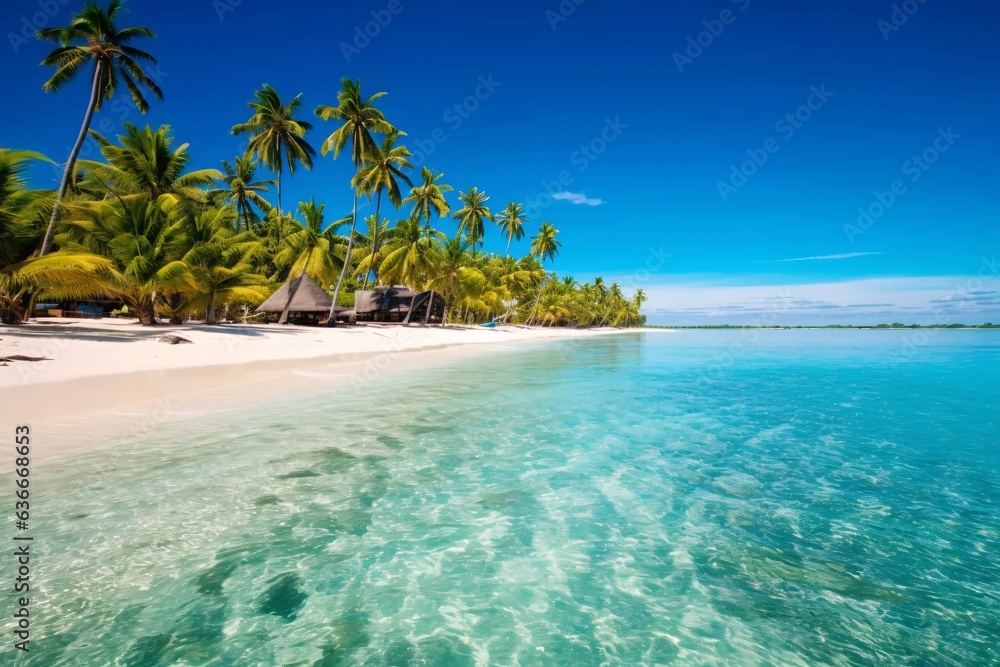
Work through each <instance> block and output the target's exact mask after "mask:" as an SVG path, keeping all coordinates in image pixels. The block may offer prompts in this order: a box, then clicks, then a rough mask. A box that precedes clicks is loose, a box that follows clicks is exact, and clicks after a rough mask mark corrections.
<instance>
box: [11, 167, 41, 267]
mask: <svg viewBox="0 0 1000 667" xmlns="http://www.w3.org/2000/svg"><path fill="white" fill-rule="evenodd" d="M31 160H45V161H48V158H46V157H45V156H44V155H42V154H41V153H35V152H33V151H23V150H8V149H6V148H0V266H3V265H6V264H9V263H11V262H15V261H18V260H21V259H25V258H27V257H28V255H30V254H31V253H32V252H33V251H34V250H35V248H36V247H37V242H38V238H37V237H36V238H34V239H32V238H30V237H31V236H33V234H31V231H32V230H30V229H28V227H29V224H28V223H29V222H30V219H31V218H32V217H33V214H34V215H36V214H37V209H38V208H39V204H41V203H42V202H43V200H44V199H45V198H47V195H48V194H49V193H48V192H46V191H43V190H28V189H26V188H25V174H26V172H27V167H28V163H29V162H30V161H31ZM33 209H34V210H33Z"/></svg>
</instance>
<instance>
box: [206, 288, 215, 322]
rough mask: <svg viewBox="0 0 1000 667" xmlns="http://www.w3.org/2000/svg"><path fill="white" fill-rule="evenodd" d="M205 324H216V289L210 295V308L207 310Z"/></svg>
mask: <svg viewBox="0 0 1000 667" xmlns="http://www.w3.org/2000/svg"><path fill="white" fill-rule="evenodd" d="M205 324H215V290H212V294H211V295H210V296H209V297H208V308H207V309H206V311H205Z"/></svg>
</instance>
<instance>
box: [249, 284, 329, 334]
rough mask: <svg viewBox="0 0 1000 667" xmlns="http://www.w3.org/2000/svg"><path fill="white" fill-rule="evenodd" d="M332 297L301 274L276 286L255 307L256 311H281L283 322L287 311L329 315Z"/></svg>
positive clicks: (286, 316)
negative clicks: (276, 287)
mask: <svg viewBox="0 0 1000 667" xmlns="http://www.w3.org/2000/svg"><path fill="white" fill-rule="evenodd" d="M332 304H333V297H331V296H330V295H329V294H327V293H326V291H325V290H324V289H323V288H322V287H320V286H319V285H317V284H316V282H315V281H314V280H313V279H312V278H310V277H309V276H307V275H305V274H302V275H299V276H297V277H295V278H292V279H291V280H289V281H288V282H286V283H285V284H284V285H282V286H281V287H279V288H278V291H276V292H275V293H274V294H272V295H271V296H270V297H269V298H268V300H267V301H265V302H264V303H262V304H260V306H258V307H257V311H256V312H258V313H281V316H282V319H281V320H279V321H280V322H281V323H284V320H285V319H287V318H288V313H302V314H308V315H329V313H330V306H331V305H332Z"/></svg>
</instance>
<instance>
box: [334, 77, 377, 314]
mask: <svg viewBox="0 0 1000 667" xmlns="http://www.w3.org/2000/svg"><path fill="white" fill-rule="evenodd" d="M384 95H385V93H375V94H374V95H372V96H371V97H369V98H368V99H367V100H364V99H362V97H361V81H351V80H350V79H347V78H344V79H341V89H340V92H338V93H337V106H335V107H332V106H328V105H322V104H321V105H320V106H318V107H316V110H315V114H316V115H317V116H319V117H320V118H322V119H323V120H330V119H334V120H340V121H343V124H342V125H341V126H340V127H339V128H337V129H336V130H334V132H333V133H332V134H331V135H330V136H329V137H327V138H326V141H324V142H323V145H322V146H321V147H320V153H321V154H322V155H323V156H324V157H325V156H326V154H327V153H329V152H330V151H331V150H332V151H333V159H334V160H336V159H337V157H338V156H339V155H340V151H342V150H343V149H344V147H345V146H346V145H347V143H348V142H350V143H351V161H352V162H353V163H354V169H355V178H354V181H357V179H358V175H360V173H361V167H362V165H363V164H364V161H365V159H366V158H367V157H368V156H369V155H371V154H372V152H373V150H374V149H376V148H377V145H376V143H375V138H374V137H373V136H372V132H379V133H382V134H386V135H388V134H390V133H392V132H394V131H395V130H396V128H394V127H393V126H392V125H390V124H389V123H388V121H386V119H385V116H383V115H382V112H381V111H379V110H378V109H376V108H375V105H374V104H373V102H374V101H375V100H377V99H378V98H380V97H382V96H384ZM352 187H353V189H354V212H353V213H352V214H351V234H350V236H349V237H348V241H347V254H346V257H347V259H348V260H350V257H351V250H352V248H353V247H354V227H355V225H356V223H357V220H358V194H359V185H358V184H357V183H354V182H352ZM360 192H365V190H360ZM349 264H350V261H345V262H344V268H343V269H342V270H341V272H340V277H339V278H338V279H337V285H336V287H334V289H333V305H331V306H330V317H329V319H328V320H327V323H328V324H329V325H330V326H334V325H336V323H337V314H336V310H337V300H338V299H339V298H340V287H341V285H342V284H343V283H344V276H345V275H346V274H347V269H348V265H349Z"/></svg>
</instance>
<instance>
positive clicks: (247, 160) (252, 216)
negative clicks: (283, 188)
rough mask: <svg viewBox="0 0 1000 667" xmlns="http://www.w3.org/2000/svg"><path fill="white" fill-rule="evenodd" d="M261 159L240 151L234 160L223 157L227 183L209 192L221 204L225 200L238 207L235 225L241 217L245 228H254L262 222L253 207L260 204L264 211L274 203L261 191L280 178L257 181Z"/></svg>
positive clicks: (259, 208)
mask: <svg viewBox="0 0 1000 667" xmlns="http://www.w3.org/2000/svg"><path fill="white" fill-rule="evenodd" d="M257 165H258V161H257V160H256V159H254V158H252V157H250V156H248V155H237V156H236V159H235V160H234V161H233V163H232V164H230V163H229V162H227V161H225V160H223V161H222V166H223V168H224V169H225V172H226V173H225V175H224V176H223V177H222V179H220V180H222V182H223V183H225V185H226V187H224V188H219V189H216V190H212V191H211V192H210V193H209V195H210V196H211V197H212V199H213V200H214V201H216V202H218V203H220V204H224V205H226V206H229V207H231V208H233V209H234V210H235V211H236V221H235V223H234V224H235V225H236V228H237V229H238V228H239V223H240V220H242V221H243V226H244V229H245V230H246V231H251V230H253V229H254V228H255V227H256V226H258V225H259V224H260V221H261V216H259V215H258V214H257V212H256V211H254V208H257V209H258V210H259V211H260V212H261V213H262V214H263V215H267V214H268V213H270V212H271V203H270V202H269V201H267V200H266V199H264V196H263V195H262V194H261V193H262V192H267V188H268V186H269V185H276V184H277V181H255V180H253V179H254V175H255V174H256V173H257Z"/></svg>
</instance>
